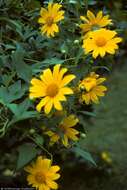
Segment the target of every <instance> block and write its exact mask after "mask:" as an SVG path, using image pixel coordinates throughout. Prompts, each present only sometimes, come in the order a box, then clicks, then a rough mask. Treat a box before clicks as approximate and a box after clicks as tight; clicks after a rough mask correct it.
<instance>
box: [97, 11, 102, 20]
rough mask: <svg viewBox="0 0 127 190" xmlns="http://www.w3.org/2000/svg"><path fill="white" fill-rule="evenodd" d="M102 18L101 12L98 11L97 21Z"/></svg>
mask: <svg viewBox="0 0 127 190" xmlns="http://www.w3.org/2000/svg"><path fill="white" fill-rule="evenodd" d="M102 16H103V12H102V11H99V12H98V13H97V19H101V18H102Z"/></svg>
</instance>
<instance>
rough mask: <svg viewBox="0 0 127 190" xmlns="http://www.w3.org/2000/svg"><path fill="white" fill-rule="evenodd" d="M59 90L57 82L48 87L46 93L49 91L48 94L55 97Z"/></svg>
mask: <svg viewBox="0 0 127 190" xmlns="http://www.w3.org/2000/svg"><path fill="white" fill-rule="evenodd" d="M58 91H59V88H58V86H57V84H55V83H52V84H50V85H49V86H48V87H47V90H46V93H47V96H50V97H54V96H56V95H57V93H58Z"/></svg>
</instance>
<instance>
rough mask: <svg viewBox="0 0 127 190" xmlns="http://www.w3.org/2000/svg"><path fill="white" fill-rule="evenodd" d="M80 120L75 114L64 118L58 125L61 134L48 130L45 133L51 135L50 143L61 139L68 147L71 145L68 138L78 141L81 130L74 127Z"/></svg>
mask: <svg viewBox="0 0 127 190" xmlns="http://www.w3.org/2000/svg"><path fill="white" fill-rule="evenodd" d="M78 122H79V120H78V118H77V117H75V115H73V114H72V115H69V116H68V117H66V118H64V119H63V120H62V122H61V123H60V124H59V125H58V131H59V132H60V134H61V136H60V135H59V134H57V133H56V132H53V131H51V130H47V131H46V132H45V134H47V135H48V136H49V137H50V145H53V144H54V143H56V142H58V141H59V140H60V139H61V140H62V143H63V145H64V146H66V147H67V146H68V145H69V142H68V140H73V141H77V140H78V137H77V136H76V135H78V134H79V132H78V131H77V130H76V129H73V127H74V126H75V125H76V124H77V123H78Z"/></svg>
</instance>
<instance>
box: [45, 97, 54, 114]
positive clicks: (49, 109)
mask: <svg viewBox="0 0 127 190" xmlns="http://www.w3.org/2000/svg"><path fill="white" fill-rule="evenodd" d="M52 107H53V100H52V99H50V100H49V102H48V103H47V104H46V105H45V107H44V111H45V113H46V114H49V112H50V111H51V109H52Z"/></svg>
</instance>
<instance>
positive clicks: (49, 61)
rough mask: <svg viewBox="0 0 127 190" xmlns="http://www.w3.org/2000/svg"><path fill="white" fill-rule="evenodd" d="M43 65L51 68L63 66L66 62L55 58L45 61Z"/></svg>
mask: <svg viewBox="0 0 127 190" xmlns="http://www.w3.org/2000/svg"><path fill="white" fill-rule="evenodd" d="M42 63H43V64H46V66H49V65H56V64H62V63H64V60H62V59H58V58H56V57H53V58H51V59H45V60H44V61H43V62H42Z"/></svg>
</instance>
